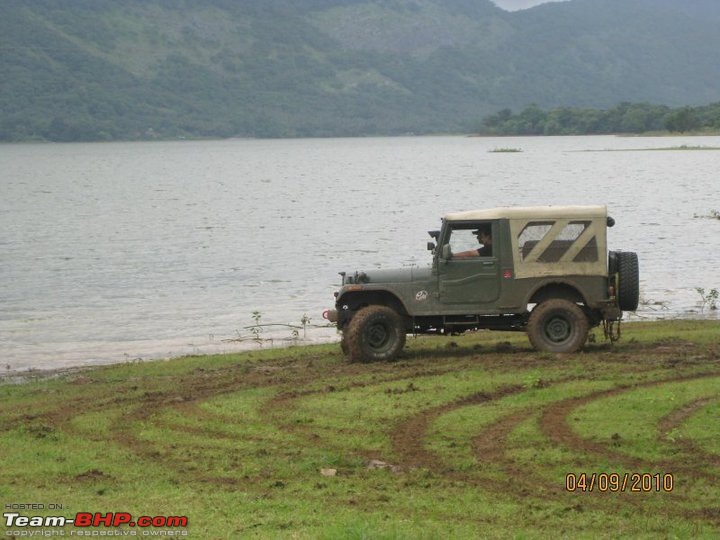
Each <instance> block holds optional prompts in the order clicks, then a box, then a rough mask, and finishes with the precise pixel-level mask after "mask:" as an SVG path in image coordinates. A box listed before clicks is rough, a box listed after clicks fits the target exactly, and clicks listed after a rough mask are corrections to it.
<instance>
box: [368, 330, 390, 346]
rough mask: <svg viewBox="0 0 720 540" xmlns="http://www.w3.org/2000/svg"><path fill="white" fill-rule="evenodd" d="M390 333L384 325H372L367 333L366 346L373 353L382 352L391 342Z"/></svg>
mask: <svg viewBox="0 0 720 540" xmlns="http://www.w3.org/2000/svg"><path fill="white" fill-rule="evenodd" d="M391 335H392V333H391V332H390V331H389V328H388V327H387V326H386V325H384V324H373V325H372V326H371V327H370V328H368V331H367V335H366V337H367V344H368V346H369V347H370V348H372V349H373V350H375V351H382V350H384V349H385V348H387V346H388V343H390V342H391V339H390V337H391Z"/></svg>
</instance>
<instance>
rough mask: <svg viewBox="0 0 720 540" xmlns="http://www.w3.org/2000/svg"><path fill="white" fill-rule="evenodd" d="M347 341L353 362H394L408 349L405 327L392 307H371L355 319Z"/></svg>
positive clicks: (346, 336) (363, 310) (351, 323)
mask: <svg viewBox="0 0 720 540" xmlns="http://www.w3.org/2000/svg"><path fill="white" fill-rule="evenodd" d="M344 341H345V345H346V347H347V350H348V357H349V358H350V361H351V362H371V361H376V360H392V359H394V358H395V357H396V356H397V355H398V354H399V353H400V351H401V350H402V348H403V347H404V346H405V325H404V323H403V319H402V317H401V316H400V315H398V313H397V312H396V311H394V310H392V309H390V308H389V307H386V306H368V307H366V308H363V309H361V310H360V311H358V312H357V313H356V314H355V316H354V317H353V318H352V320H351V321H350V324H349V325H348V327H347V329H346V331H345V338H344Z"/></svg>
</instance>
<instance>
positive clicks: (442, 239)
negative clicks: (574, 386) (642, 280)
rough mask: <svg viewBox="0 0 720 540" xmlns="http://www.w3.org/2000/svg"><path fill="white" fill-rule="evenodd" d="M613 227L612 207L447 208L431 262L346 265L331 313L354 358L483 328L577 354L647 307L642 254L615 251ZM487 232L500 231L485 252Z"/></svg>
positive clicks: (386, 355) (382, 355) (386, 354)
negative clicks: (521, 334) (627, 314)
mask: <svg viewBox="0 0 720 540" xmlns="http://www.w3.org/2000/svg"><path fill="white" fill-rule="evenodd" d="M612 224H614V220H612V218H609V217H608V215H607V209H606V208H605V207H604V206H564V207H552V206H548V207H518V208H495V209H488V210H477V211H470V212H459V213H452V214H447V215H446V216H445V217H444V218H443V219H442V227H441V229H440V230H439V231H430V235H431V236H432V237H433V238H434V239H435V241H436V243H435V242H429V243H428V249H430V250H432V257H433V259H432V265H431V266H430V267H426V268H402V269H397V270H375V271H368V272H353V273H346V272H341V276H342V286H341V288H340V290H339V291H338V292H337V293H336V303H335V309H334V310H331V311H329V312H328V313H327V317H328V318H329V319H330V320H332V321H335V322H337V326H338V329H339V330H340V331H341V332H342V334H343V339H342V347H343V350H344V351H345V353H346V354H347V355H348V356H349V357H350V359H351V360H360V361H367V360H377V359H392V358H394V357H395V356H396V355H397V354H398V353H399V352H400V350H401V349H402V347H403V346H404V343H405V336H406V334H408V333H411V334H424V333H440V334H448V333H457V332H462V331H466V330H475V329H482V328H484V329H496V330H527V331H528V334H529V337H530V341H531V342H532V344H533V345H534V346H535V347H536V348H538V349H541V350H548V351H554V352H573V351H575V350H577V349H579V348H580V347H581V346H582V345H583V344H584V343H585V341H586V339H587V333H588V329H589V328H590V327H592V326H595V325H597V324H599V323H601V322H602V321H618V320H620V318H621V317H622V311H623V310H626V311H627V310H630V311H632V310H635V309H636V308H637V304H638V298H639V293H638V263H637V255H636V254H635V253H632V252H608V250H607V234H606V233H607V227H608V226H612ZM479 229H484V230H486V231H487V230H489V231H490V232H491V237H492V242H491V245H489V246H488V247H486V248H485V249H482V250H479V249H477V248H478V238H480V237H479V236H478V237H476V236H475V233H477V232H478V230H479ZM489 244H490V243H489ZM475 251H478V253H477V254H476V253H475ZM488 252H490V253H488ZM468 253H470V254H471V255H472V256H468ZM462 255H465V256H464V257H462V258H461V256H462Z"/></svg>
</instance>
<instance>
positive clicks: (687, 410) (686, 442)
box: [658, 397, 720, 466]
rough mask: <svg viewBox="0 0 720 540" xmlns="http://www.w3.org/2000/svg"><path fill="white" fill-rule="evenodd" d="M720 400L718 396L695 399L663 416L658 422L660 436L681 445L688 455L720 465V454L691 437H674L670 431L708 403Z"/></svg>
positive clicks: (700, 460) (704, 461)
mask: <svg viewBox="0 0 720 540" xmlns="http://www.w3.org/2000/svg"><path fill="white" fill-rule="evenodd" d="M718 401H720V398H718V397H712V398H702V399H698V400H696V401H693V402H692V403H688V404H686V405H685V406H683V407H681V408H680V409H677V410H675V411H673V412H671V413H670V414H668V415H667V416H665V417H664V418H662V419H661V420H660V422H659V424H658V427H659V429H660V438H661V439H662V440H664V441H666V442H671V443H673V444H675V445H677V446H679V447H680V448H681V449H682V450H683V452H685V453H686V454H688V455H692V456H694V457H695V458H696V459H697V461H699V462H703V463H709V464H711V465H715V466H720V455H718V454H713V453H710V452H706V451H705V450H703V449H702V448H700V447H699V446H698V445H697V444H696V443H695V442H694V441H692V440H691V439H686V438H677V439H674V438H672V437H671V436H670V433H671V432H672V431H673V430H674V429H675V428H677V427H679V426H680V425H681V424H682V423H683V422H685V421H686V420H687V419H688V418H690V417H691V416H692V415H693V414H695V413H696V412H697V411H698V410H700V409H702V408H703V407H705V406H706V405H710V404H712V403H717V402H718Z"/></svg>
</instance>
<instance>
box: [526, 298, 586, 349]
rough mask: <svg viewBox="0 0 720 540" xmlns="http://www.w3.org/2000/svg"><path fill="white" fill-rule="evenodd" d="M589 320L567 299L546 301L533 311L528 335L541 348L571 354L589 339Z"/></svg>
mask: <svg viewBox="0 0 720 540" xmlns="http://www.w3.org/2000/svg"><path fill="white" fill-rule="evenodd" d="M588 328H589V324H588V319H587V317H586V316H585V313H584V312H583V310H582V309H581V308H580V306H578V305H577V304H575V303H573V302H570V301H568V300H561V299H553V300H546V301H545V302H543V303H541V304H540V305H538V306H536V307H535V309H533V310H532V312H531V313H530V320H529V321H528V328H527V333H528V338H529V339H530V343H532V345H533V347H535V348H536V349H537V350H539V351H549V352H556V353H572V352H576V351H577V350H579V349H580V348H581V347H582V346H583V345H584V344H585V341H586V340H587V335H588Z"/></svg>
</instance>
